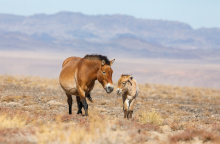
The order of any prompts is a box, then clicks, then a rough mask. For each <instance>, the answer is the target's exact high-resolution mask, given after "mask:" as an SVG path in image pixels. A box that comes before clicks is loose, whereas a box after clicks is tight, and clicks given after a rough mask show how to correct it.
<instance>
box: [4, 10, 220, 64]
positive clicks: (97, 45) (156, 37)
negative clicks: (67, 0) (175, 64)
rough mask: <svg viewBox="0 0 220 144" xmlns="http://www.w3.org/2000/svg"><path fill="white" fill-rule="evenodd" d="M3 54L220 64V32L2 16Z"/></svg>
mask: <svg viewBox="0 0 220 144" xmlns="http://www.w3.org/2000/svg"><path fill="white" fill-rule="evenodd" d="M0 50H30V51H33V50H34V51H37V50H48V51H58V52H62V51H66V52H71V53H74V52H76V51H77V52H81V51H84V52H87V53H101V54H102V53H103V54H111V55H120V56H121V57H144V58H173V59H212V60H218V61H220V29H219V28H211V29H208V28H201V29H193V28H191V27H190V25H188V24H185V23H181V22H174V21H164V20H147V19H137V18H134V17H131V16H126V15H96V16H90V15H83V14H81V13H72V12H60V13H57V14H53V15H45V14H38V15H33V16H28V17H25V16H16V15H8V14H0Z"/></svg>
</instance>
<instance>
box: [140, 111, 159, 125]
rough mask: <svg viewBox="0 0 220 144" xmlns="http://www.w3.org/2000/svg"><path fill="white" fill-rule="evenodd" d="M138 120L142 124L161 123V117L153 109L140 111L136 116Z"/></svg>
mask: <svg viewBox="0 0 220 144" xmlns="http://www.w3.org/2000/svg"><path fill="white" fill-rule="evenodd" d="M138 120H139V122H141V123H143V124H155V125H157V126H159V125H161V124H162V121H163V119H162V117H161V116H160V114H159V113H157V112H156V111H155V110H154V109H153V110H152V111H151V112H150V111H149V112H146V111H144V112H141V114H140V115H139V118H138Z"/></svg>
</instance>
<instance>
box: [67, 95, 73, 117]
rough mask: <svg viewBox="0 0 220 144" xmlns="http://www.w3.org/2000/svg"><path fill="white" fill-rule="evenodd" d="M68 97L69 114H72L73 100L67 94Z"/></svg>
mask: <svg viewBox="0 0 220 144" xmlns="http://www.w3.org/2000/svg"><path fill="white" fill-rule="evenodd" d="M66 96H67V103H68V105H69V114H72V104H73V99H72V96H71V95H69V94H67V93H66Z"/></svg>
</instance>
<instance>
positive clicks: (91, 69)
mask: <svg viewBox="0 0 220 144" xmlns="http://www.w3.org/2000/svg"><path fill="white" fill-rule="evenodd" d="M100 65H101V64H100V63H99V62H97V61H95V60H91V61H89V62H88V63H87V64H86V75H88V74H91V75H90V80H91V81H93V82H95V80H97V72H98V70H99V66H100Z"/></svg>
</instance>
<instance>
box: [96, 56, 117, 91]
mask: <svg viewBox="0 0 220 144" xmlns="http://www.w3.org/2000/svg"><path fill="white" fill-rule="evenodd" d="M114 61H115V59H114V60H112V61H110V62H109V63H108V64H106V61H105V60H102V61H101V67H100V69H99V71H98V73H97V79H98V81H99V82H100V83H101V84H102V86H103V88H104V89H105V90H106V92H107V93H111V92H112V91H113V90H114V85H113V82H112V73H113V70H112V68H111V65H112V64H113V63H114Z"/></svg>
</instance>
